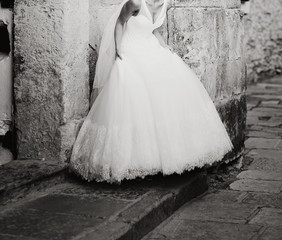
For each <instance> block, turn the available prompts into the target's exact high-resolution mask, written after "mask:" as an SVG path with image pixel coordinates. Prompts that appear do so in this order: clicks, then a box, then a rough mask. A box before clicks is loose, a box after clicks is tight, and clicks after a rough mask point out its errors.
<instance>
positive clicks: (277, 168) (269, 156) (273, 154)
mask: <svg viewBox="0 0 282 240" xmlns="http://www.w3.org/2000/svg"><path fill="white" fill-rule="evenodd" d="M249 156H250V157H251V158H252V159H253V162H252V165H251V166H250V167H249V169H251V170H264V171H268V172H270V171H272V172H278V173H279V172H281V169H282V161H281V156H282V151H273V150H263V149H262V150H261V149H255V150H252V151H250V154H249Z"/></svg>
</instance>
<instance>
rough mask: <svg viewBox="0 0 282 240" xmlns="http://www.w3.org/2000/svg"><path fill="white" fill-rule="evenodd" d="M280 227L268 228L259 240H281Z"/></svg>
mask: <svg viewBox="0 0 282 240" xmlns="http://www.w3.org/2000/svg"><path fill="white" fill-rule="evenodd" d="M281 236H282V227H268V228H267V229H266V230H265V231H264V232H263V233H262V235H261V236H260V237H259V239H260V240H270V239H271V240H281Z"/></svg>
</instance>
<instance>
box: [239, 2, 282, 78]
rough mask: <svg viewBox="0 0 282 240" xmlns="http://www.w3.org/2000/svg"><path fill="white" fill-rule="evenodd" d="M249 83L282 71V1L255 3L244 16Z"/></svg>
mask: <svg viewBox="0 0 282 240" xmlns="http://www.w3.org/2000/svg"><path fill="white" fill-rule="evenodd" d="M244 25H245V41H246V44H245V45H246V48H245V52H246V61H247V67H248V80H249V81H257V80H259V79H261V78H262V77H264V76H265V75H275V74H277V73H281V71H282V41H281V39H282V1H281V0H271V1H269V0H260V1H257V0H251V1H250V11H249V13H248V14H247V15H246V16H245V17H244Z"/></svg>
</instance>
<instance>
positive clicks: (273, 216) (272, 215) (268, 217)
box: [250, 208, 282, 227]
mask: <svg viewBox="0 0 282 240" xmlns="http://www.w3.org/2000/svg"><path fill="white" fill-rule="evenodd" d="M281 223H282V209H276V208H262V209H261V210H260V212H259V213H258V214H257V215H256V216H255V217H254V218H253V219H252V220H251V221H250V224H257V225H270V226H276V227H281Z"/></svg>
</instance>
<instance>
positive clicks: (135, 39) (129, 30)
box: [122, 0, 167, 50]
mask: <svg viewBox="0 0 282 240" xmlns="http://www.w3.org/2000/svg"><path fill="white" fill-rule="evenodd" d="M166 9H167V0H164V3H163V6H162V7H161V9H160V10H159V12H158V14H157V16H155V20H153V17H152V14H151V13H150V11H149V9H148V7H147V4H146V2H145V0H141V8H140V11H139V13H138V15H136V16H132V17H130V18H129V20H128V21H127V23H126V24H125V26H124V34H123V35H124V36H123V41H122V42H123V43H122V45H123V47H122V48H123V49H124V50H125V48H127V47H129V45H131V46H132V45H138V48H140V47H142V46H141V45H143V46H144V45H148V44H152V43H153V44H156V43H158V42H157V41H156V40H157V39H156V37H155V36H154V35H153V34H152V32H153V31H154V30H155V29H157V28H159V27H160V26H161V25H162V24H163V22H164V20H165V17H166Z"/></svg>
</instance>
